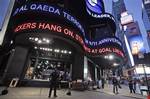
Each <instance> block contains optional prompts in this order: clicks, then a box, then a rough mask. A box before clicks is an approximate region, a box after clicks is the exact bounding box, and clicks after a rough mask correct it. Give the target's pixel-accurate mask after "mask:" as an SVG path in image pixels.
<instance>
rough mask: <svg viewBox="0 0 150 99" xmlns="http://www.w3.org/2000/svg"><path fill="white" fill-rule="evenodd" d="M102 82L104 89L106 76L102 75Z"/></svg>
mask: <svg viewBox="0 0 150 99" xmlns="http://www.w3.org/2000/svg"><path fill="white" fill-rule="evenodd" d="M101 82H102V89H104V87H105V79H104V77H102V79H101Z"/></svg>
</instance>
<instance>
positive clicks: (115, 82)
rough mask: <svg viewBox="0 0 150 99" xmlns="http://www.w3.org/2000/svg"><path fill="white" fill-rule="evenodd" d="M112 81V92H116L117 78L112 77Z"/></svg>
mask: <svg viewBox="0 0 150 99" xmlns="http://www.w3.org/2000/svg"><path fill="white" fill-rule="evenodd" d="M112 83H113V93H115V94H118V80H117V78H116V77H113V79H112Z"/></svg>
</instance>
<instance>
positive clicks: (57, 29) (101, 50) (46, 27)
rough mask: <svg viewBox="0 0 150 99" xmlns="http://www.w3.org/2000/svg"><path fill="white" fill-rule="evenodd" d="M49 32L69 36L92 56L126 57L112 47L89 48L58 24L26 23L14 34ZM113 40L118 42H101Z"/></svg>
mask: <svg viewBox="0 0 150 99" xmlns="http://www.w3.org/2000/svg"><path fill="white" fill-rule="evenodd" d="M34 29H35V30H48V31H51V32H56V33H58V34H57V35H59V33H62V34H63V35H64V36H68V37H70V38H71V39H73V40H75V41H77V42H79V43H80V44H81V45H82V47H83V48H84V50H85V51H86V52H88V53H92V54H104V53H110V52H113V53H117V54H118V55H120V56H121V57H124V54H123V52H122V51H121V50H119V49H117V48H112V47H102V48H90V47H87V46H86V45H85V43H84V39H83V38H82V37H81V36H80V35H79V34H77V33H76V32H74V31H72V30H71V29H69V28H66V27H64V26H61V25H57V24H51V23H42V22H40V23H37V22H29V23H24V24H21V25H18V26H17V27H16V28H15V29H14V32H15V33H17V32H21V31H24V30H34ZM111 40H114V41H115V40H117V39H115V38H111V39H110V38H106V39H102V40H101V41H99V42H101V44H102V43H104V42H105V43H106V42H110V41H111Z"/></svg>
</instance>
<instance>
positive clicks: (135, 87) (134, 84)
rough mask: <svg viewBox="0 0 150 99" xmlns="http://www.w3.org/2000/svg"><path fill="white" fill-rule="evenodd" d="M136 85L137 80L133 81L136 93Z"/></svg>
mask: <svg viewBox="0 0 150 99" xmlns="http://www.w3.org/2000/svg"><path fill="white" fill-rule="evenodd" d="M136 83H137V80H136V79H134V80H133V89H134V91H136Z"/></svg>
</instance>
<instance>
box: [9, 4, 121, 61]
mask: <svg viewBox="0 0 150 99" xmlns="http://www.w3.org/2000/svg"><path fill="white" fill-rule="evenodd" d="M24 16H26V18H25V17H24ZM106 18H107V19H108V18H109V19H111V20H113V17H112V16H111V15H110V14H107V13H106V14H101V15H100V19H102V20H103V19H105V20H106ZM14 20H16V22H14ZM113 22H114V21H113ZM10 23H11V24H10V26H9V27H11V29H12V30H10V31H12V33H14V35H15V36H16V37H17V35H19V36H20V35H21V34H25V33H26V34H32V35H37V34H46V35H51V36H55V37H57V38H59V39H63V40H66V41H69V43H72V44H73V46H74V44H76V45H79V46H80V47H81V48H82V50H83V52H85V53H86V54H88V55H92V56H100V55H104V54H109V53H114V54H115V55H116V56H118V57H120V58H124V52H123V50H122V44H121V41H120V40H119V39H118V38H116V37H114V36H110V37H105V38H100V39H96V40H90V39H89V38H88V35H87V34H86V32H85V31H86V30H85V28H84V27H83V26H82V25H81V23H80V21H79V20H78V19H76V18H75V17H74V16H73V15H71V14H70V13H68V12H67V11H66V10H64V9H62V8H60V7H56V6H52V5H48V4H44V3H38V2H36V3H27V4H24V5H22V6H20V7H18V8H16V9H14V12H13V14H12V20H11V21H10Z"/></svg>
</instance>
